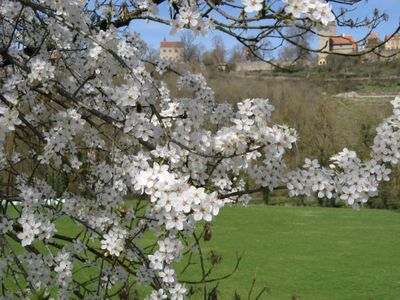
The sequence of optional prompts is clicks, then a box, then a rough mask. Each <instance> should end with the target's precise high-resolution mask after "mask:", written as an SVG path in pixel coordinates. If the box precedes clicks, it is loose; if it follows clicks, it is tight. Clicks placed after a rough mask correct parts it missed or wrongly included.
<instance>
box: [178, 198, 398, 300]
mask: <svg viewBox="0 0 400 300" xmlns="http://www.w3.org/2000/svg"><path fill="white" fill-rule="evenodd" d="M211 249H215V250H216V251H217V252H218V253H219V254H221V255H222V256H223V261H222V264H220V265H218V267H217V270H216V273H215V274H214V275H215V276H218V274H220V275H222V274H224V273H228V272H230V271H231V269H232V268H233V265H234V262H235V257H236V251H237V252H241V251H244V257H243V259H242V261H241V264H240V266H239V270H238V271H237V272H236V273H235V274H234V275H233V276H232V277H230V278H229V279H227V280H226V281H223V282H221V283H220V285H219V288H220V299H232V297H233V294H234V291H237V292H238V293H239V294H240V295H241V299H247V296H248V292H249V290H250V287H251V283H252V281H253V279H254V278H256V279H257V281H256V285H255V289H254V292H253V297H252V299H254V296H255V295H256V294H257V291H258V290H259V289H260V288H261V287H262V286H263V285H264V284H266V285H267V286H268V288H269V293H268V294H264V295H263V296H262V297H260V299H292V296H294V295H296V296H297V297H298V299H302V300H303V299H318V300H323V299H329V300H334V299H341V300H344V299H349V300H350V299H351V300H357V299H365V300H367V299H379V300H380V299H400V215H399V213H397V212H393V211H384V210H368V209H364V210H361V211H353V210H350V209H329V208H295V207H270V206H259V205H257V206H250V207H248V208H242V207H231V208H225V209H223V210H222V212H221V214H220V215H219V216H218V217H217V220H216V222H215V224H214V225H213V238H212V240H211V241H209V242H206V244H205V246H204V247H203V251H205V252H207V251H210V250H211ZM197 275H198V274H197ZM185 277H186V276H185ZM190 277H191V276H189V278H190ZM210 277H213V276H210ZM194 278H198V277H196V276H193V277H192V279H194ZM210 287H211V286H210ZM296 299H297V298H296Z"/></svg>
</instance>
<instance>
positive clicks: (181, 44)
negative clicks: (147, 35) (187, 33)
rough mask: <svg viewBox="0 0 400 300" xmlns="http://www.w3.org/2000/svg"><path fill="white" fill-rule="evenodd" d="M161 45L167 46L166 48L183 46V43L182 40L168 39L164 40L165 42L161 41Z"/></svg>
mask: <svg viewBox="0 0 400 300" xmlns="http://www.w3.org/2000/svg"><path fill="white" fill-rule="evenodd" d="M160 47H165V48H183V43H182V42H167V41H163V42H160Z"/></svg>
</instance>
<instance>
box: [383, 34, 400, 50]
mask: <svg viewBox="0 0 400 300" xmlns="http://www.w3.org/2000/svg"><path fill="white" fill-rule="evenodd" d="M385 41H386V44H385V50H400V34H395V35H394V36H393V37H392V38H390V35H386V37H385Z"/></svg>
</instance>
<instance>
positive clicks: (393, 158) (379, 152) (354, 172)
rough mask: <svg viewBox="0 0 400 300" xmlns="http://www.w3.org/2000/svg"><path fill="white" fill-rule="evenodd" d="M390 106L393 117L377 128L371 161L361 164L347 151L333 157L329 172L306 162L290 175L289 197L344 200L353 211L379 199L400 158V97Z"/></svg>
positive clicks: (361, 162) (352, 152)
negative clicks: (383, 186) (379, 193)
mask: <svg viewBox="0 0 400 300" xmlns="http://www.w3.org/2000/svg"><path fill="white" fill-rule="evenodd" d="M391 103H392V105H393V115H392V116H391V117H389V118H387V119H385V120H384V121H383V122H382V123H381V124H380V125H379V126H378V127H377V135H376V137H375V139H374V144H373V145H372V147H371V158H370V159H368V160H361V159H360V158H359V157H358V156H357V154H356V152H354V151H350V150H348V149H347V148H345V149H343V151H341V152H339V153H338V154H337V155H334V156H332V157H331V161H332V164H331V165H330V166H329V168H324V167H321V166H320V165H319V163H318V161H317V160H310V159H306V162H305V164H304V166H303V168H301V169H298V170H294V171H292V172H289V173H288V174H287V177H286V178H287V187H288V189H289V195H290V196H299V195H302V196H308V197H309V196H311V195H312V194H313V193H315V194H316V195H317V196H318V197H319V198H327V199H331V198H333V199H335V200H336V201H339V200H343V201H345V202H346V204H348V205H351V206H353V208H358V207H359V206H360V205H362V204H363V203H366V202H367V201H368V199H369V198H370V197H374V196H377V195H378V187H379V183H380V182H382V181H389V180H390V178H389V175H390V173H391V169H390V165H396V164H398V162H399V157H400V110H399V107H400V97H396V99H395V100H393V101H392V102H391Z"/></svg>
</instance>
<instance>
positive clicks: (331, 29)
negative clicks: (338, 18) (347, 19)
mask: <svg viewBox="0 0 400 300" xmlns="http://www.w3.org/2000/svg"><path fill="white" fill-rule="evenodd" d="M318 35H319V36H318V49H319V50H320V51H330V44H331V43H330V39H331V37H334V36H336V23H335V22H331V23H329V24H328V26H326V27H322V29H321V30H319V32H318ZM327 56H328V54H326V53H319V54H318V65H326V63H327V61H326V57H327Z"/></svg>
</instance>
